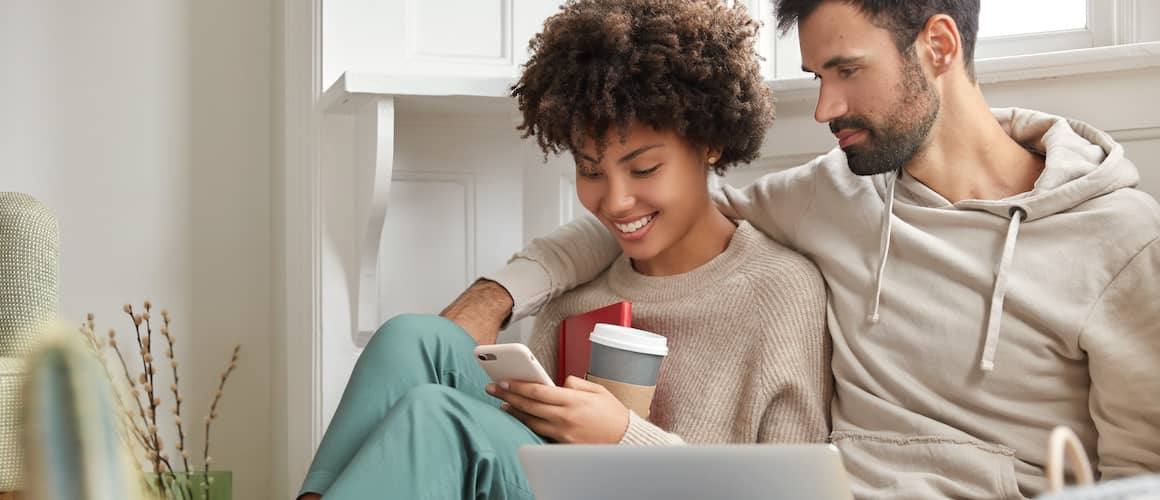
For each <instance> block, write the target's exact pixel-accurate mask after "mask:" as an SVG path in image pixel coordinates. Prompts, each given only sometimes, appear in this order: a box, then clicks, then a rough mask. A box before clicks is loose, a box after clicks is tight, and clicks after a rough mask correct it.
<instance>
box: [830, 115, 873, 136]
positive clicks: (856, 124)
mask: <svg viewBox="0 0 1160 500" xmlns="http://www.w3.org/2000/svg"><path fill="white" fill-rule="evenodd" d="M844 128H860V129H864V130H867V131H871V132H872V131H873V130H874V129H873V126H872V125H871V124H870V120H867V119H865V118H862V117H860V116H847V117H842V118H838V119H837V120H834V121H832V122H830V133H831V134H836V133H838V131H839V130H842V129H844Z"/></svg>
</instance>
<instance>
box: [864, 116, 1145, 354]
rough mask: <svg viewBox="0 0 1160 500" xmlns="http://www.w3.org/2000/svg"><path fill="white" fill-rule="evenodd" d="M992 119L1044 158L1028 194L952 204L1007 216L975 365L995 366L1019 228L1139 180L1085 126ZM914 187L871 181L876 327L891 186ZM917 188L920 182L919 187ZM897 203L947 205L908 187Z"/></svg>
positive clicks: (1053, 119) (1118, 152)
mask: <svg viewBox="0 0 1160 500" xmlns="http://www.w3.org/2000/svg"><path fill="white" fill-rule="evenodd" d="M992 112H993V113H994V115H995V119H996V120H998V121H999V124H1000V126H1002V127H1003V130H1005V131H1006V132H1007V135H1008V136H1010V137H1011V138H1012V139H1014V140H1015V141H1016V142H1018V143H1019V144H1021V145H1023V147H1025V148H1027V149H1028V150H1031V151H1035V152H1038V153H1040V154H1042V155H1044V157H1045V161H1044V169H1043V172H1042V173H1041V174H1040V176H1039V179H1038V180H1037V181H1036V182H1035V186H1034V187H1033V188H1032V189H1031V191H1028V192H1026V193H1021V194H1018V195H1015V196H1011V197H1008V198H1004V199H1002V200H964V201H960V202H958V203H955V204H954V205H953V206H954V208H957V209H961V210H981V211H985V212H988V213H991V214H994V215H996V216H999V217H1003V218H1005V219H1009V222H1008V226H1007V236H1006V239H1005V240H1004V245H1003V252H1002V254H1001V255H1002V257H1001V258H1000V260H999V262H997V263H996V269H995V285H994V288H993V291H992V295H991V301H990V308H989V312H988V317H987V327H986V334H985V335H986V337H985V339H984V344H983V354H982V359H981V360H980V361H979V368H980V369H981V370H983V371H991V370H993V369H994V368H995V351H996V350H997V348H998V342H999V333H1000V323H1001V320H1002V316H1003V300H1004V298H1005V297H1006V293H1007V278H1008V275H1009V273H1010V266H1011V262H1012V260H1013V258H1014V254H1015V247H1016V242H1017V240H1018V236H1019V225H1020V224H1021V223H1023V222H1026V221H1033V220H1035V219H1039V218H1042V217H1046V216H1049V215H1052V214H1056V213H1060V212H1065V211H1067V210H1070V209H1072V208H1074V207H1075V206H1077V205H1079V204H1081V203H1084V202H1086V201H1088V200H1091V199H1093V198H1096V197H1098V196H1102V195H1104V194H1107V193H1111V192H1113V191H1115V190H1117V189H1121V188H1126V187H1135V186H1136V184H1137V183H1139V181H1140V174H1139V172H1138V171H1137V170H1136V166H1135V165H1133V164H1132V162H1130V161H1128V159H1126V158H1124V148H1123V146H1120V145H1119V144H1117V143H1116V142H1115V141H1114V140H1112V138H1111V137H1110V136H1108V135H1107V134H1106V133H1104V132H1102V131H1100V130H1097V129H1096V128H1095V127H1092V126H1091V125H1088V124H1086V123H1083V122H1080V121H1075V120H1068V119H1066V118H1062V117H1058V116H1054V115H1050V114H1047V113H1041V112H1038V111H1031V110H1026V109H1018V108H1005V109H993V110H992ZM899 182H902V183H914V184H919V183H918V181H917V180H914V179H913V178H911V177H908V176H906V174H905V173H902V172H900V173H898V174H893V173H892V174H885V175H882V176H879V177H878V178H876V179H874V185H875V187H876V188H877V190H878V192H879V194H881V195H882V197H883V200H884V201H885V204H886V208H885V210H883V214H882V225H881V229H880V231H881V238H880V242H879V252H878V269H877V273H875V282H874V295H873V297H872V300H871V306H870V312H869V314H868V315H867V321H870V322H872V323H876V322H878V319H879V317H878V309H879V301H880V297H881V294H882V277H883V275H884V273H885V270H886V263H887V260H888V258H889V255H890V243H891V242H890V230H891V226H892V222H893V219H894V215H893V211H894V202H895V196H896V191H895V186H896V185H897V184H898V183H899ZM919 185H920V184H919ZM905 191H906V194H905V195H902V196H905V198H904V199H903V202H904V203H906V202H912V203H916V204H920V205H926V206H940V205H943V206H945V205H946V204H947V201H946V200H945V199H943V198H942V197H941V196H939V195H938V194H937V193H934V192H933V191H931V190H930V189H929V188H925V186H923V188H918V189H907V190H905Z"/></svg>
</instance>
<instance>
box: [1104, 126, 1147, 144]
mask: <svg viewBox="0 0 1160 500" xmlns="http://www.w3.org/2000/svg"><path fill="white" fill-rule="evenodd" d="M1107 132H1108V135H1110V136H1112V139H1115V141H1116V142H1119V143H1124V142H1133V141H1150V140H1154V139H1160V126H1157V127H1140V128H1123V129H1117V130H1109V131H1107Z"/></svg>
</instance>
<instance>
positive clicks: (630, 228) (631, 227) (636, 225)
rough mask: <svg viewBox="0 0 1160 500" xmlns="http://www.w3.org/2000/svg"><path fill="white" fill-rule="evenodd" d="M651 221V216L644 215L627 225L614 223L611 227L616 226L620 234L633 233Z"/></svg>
mask: <svg viewBox="0 0 1160 500" xmlns="http://www.w3.org/2000/svg"><path fill="white" fill-rule="evenodd" d="M652 219H653V216H652V215H646V216H644V217H641V218H640V219H637V220H635V221H633V222H629V223H628V224H617V223H615V222H614V223H613V224H612V225H614V226H616V229H619V230H620V232H622V233H635V232H636V230H637V229H640V228H642V227H644V226H645V224H648V223H649V221H651V220H652Z"/></svg>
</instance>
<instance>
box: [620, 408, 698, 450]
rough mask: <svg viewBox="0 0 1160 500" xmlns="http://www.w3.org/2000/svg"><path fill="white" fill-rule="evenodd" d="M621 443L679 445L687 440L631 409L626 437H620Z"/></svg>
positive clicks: (631, 444)
mask: <svg viewBox="0 0 1160 500" xmlns="http://www.w3.org/2000/svg"><path fill="white" fill-rule="evenodd" d="M619 444H622V445H629V446H649V445H678V444H685V440H684V439H681V436H678V435H676V434H673V433H671V432H665V431H664V429H661V428H660V427H657V426H656V424H654V423H652V422H649V421H648V420H646V419H645V418H644V417H642V416H640V415H637V414H636V412H635V411H632V410H629V411H628V430H627V431H625V432H624V437H622V438H620V443H619Z"/></svg>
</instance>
